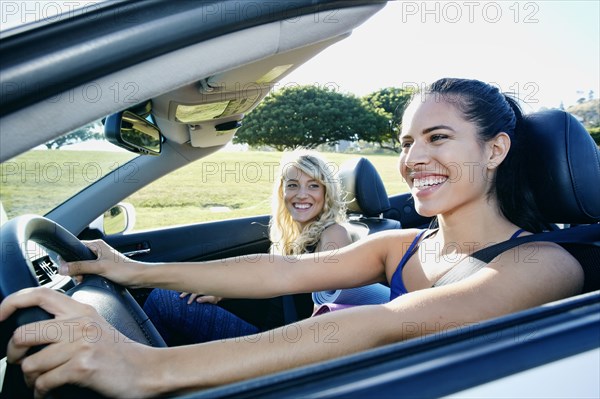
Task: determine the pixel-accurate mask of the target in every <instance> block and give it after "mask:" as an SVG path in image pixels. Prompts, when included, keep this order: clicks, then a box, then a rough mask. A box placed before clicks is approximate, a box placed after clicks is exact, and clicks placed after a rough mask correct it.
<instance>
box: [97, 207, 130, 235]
mask: <svg viewBox="0 0 600 399" xmlns="http://www.w3.org/2000/svg"><path fill="white" fill-rule="evenodd" d="M134 225H135V208H134V207H133V205H131V204H129V203H126V202H120V203H118V204H117V205H115V206H113V207H112V208H110V209H109V210H108V211H106V212H104V215H103V218H102V230H103V231H104V234H105V235H111V234H118V233H126V232H128V231H130V230H131V229H133V226H134Z"/></svg>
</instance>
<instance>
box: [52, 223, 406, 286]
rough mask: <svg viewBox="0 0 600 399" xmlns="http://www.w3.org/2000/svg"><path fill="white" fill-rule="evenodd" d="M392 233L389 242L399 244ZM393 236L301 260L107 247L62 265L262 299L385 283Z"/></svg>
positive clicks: (70, 270)
mask: <svg viewBox="0 0 600 399" xmlns="http://www.w3.org/2000/svg"><path fill="white" fill-rule="evenodd" d="M398 234H402V233H398V232H395V233H394V237H393V239H397V236H398ZM390 239H392V237H391V236H390V235H389V234H387V233H386V232H384V233H381V234H374V235H372V236H369V237H368V238H366V239H365V240H361V241H360V242H358V243H355V244H352V245H350V246H346V247H344V248H341V249H336V250H333V251H326V252H317V253H314V254H305V255H301V256H280V255H272V254H255V255H246V256H240V257H235V258H229V259H223V260H216V261H210V262H199V263H168V264H160V263H152V264H149V263H141V262H134V261H132V260H130V259H128V258H125V257H124V256H122V255H121V254H119V253H118V252H117V251H115V250H114V249H112V248H110V247H109V246H108V245H107V244H105V243H104V242H101V241H95V242H92V243H90V244H89V245H90V246H91V247H92V248H94V250H95V251H96V252H97V253H98V260H95V261H82V262H71V263H68V264H67V263H64V262H63V263H62V264H61V273H63V274H69V275H71V276H75V275H81V274H98V275H101V276H104V277H106V278H108V279H110V280H112V281H115V282H117V283H120V284H123V285H126V286H130V287H155V288H165V289H172V290H177V291H184V292H197V293H202V294H205V295H214V296H220V297H225V298H265V297H273V296H279V295H283V294H290V293H298V292H312V291H320V290H325V289H337V288H346V287H355V286H360V285H365V284H370V283H373V282H380V281H384V280H385V259H386V256H387V251H388V248H390V243H389V242H388V240H390Z"/></svg>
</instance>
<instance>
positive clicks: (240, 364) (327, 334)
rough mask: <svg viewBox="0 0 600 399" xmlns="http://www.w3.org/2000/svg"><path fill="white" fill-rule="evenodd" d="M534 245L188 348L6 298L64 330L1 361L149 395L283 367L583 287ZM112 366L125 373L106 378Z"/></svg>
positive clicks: (32, 298)
mask: <svg viewBox="0 0 600 399" xmlns="http://www.w3.org/2000/svg"><path fill="white" fill-rule="evenodd" d="M538 245H539V251H538V252H537V254H536V255H535V256H534V257H533V258H531V257H529V258H526V257H523V256H521V258H520V259H518V260H515V258H516V257H517V256H518V255H519V253H518V251H519V249H518V248H517V249H515V250H514V251H509V252H507V253H505V254H503V255H502V256H500V257H499V258H498V259H496V260H495V261H494V263H492V264H490V265H489V266H488V267H486V268H484V269H482V270H480V271H479V272H477V273H476V274H474V275H473V276H471V277H469V278H467V279H465V280H462V281H460V282H457V283H454V284H450V285H447V286H442V287H437V288H428V289H423V290H419V291H415V292H412V293H409V294H406V295H403V296H401V297H399V298H397V299H395V300H394V301H392V302H390V303H388V304H385V305H371V306H360V307H356V308H352V309H348V310H342V311H339V312H332V313H328V314H325V315H321V316H318V317H315V318H310V319H306V320H303V321H301V322H299V323H295V324H292V325H289V326H285V327H282V328H279V329H277V330H273V331H269V332H264V333H261V334H258V335H253V336H248V337H241V338H234V339H230V340H227V341H220V342H211V343H206V344H200V345H194V346H187V347H177V348H160V349H157V348H149V347H146V346H142V345H138V344H135V343H132V342H130V341H129V342H127V340H126V339H124V338H123V337H122V336H120V335H115V332H114V330H112V331H111V330H110V326H108V325H107V324H106V322H105V321H104V320H103V319H102V318H101V317H100V316H98V315H97V313H95V312H94V311H92V310H90V307H89V306H87V305H82V304H79V303H77V302H76V301H74V300H72V299H71V298H68V297H66V296H64V295H61V294H58V293H56V292H54V291H50V290H48V289H33V290H27V291H23V292H20V293H18V294H16V295H11V296H10V297H8V298H7V299H6V300H5V301H4V302H3V303H2V304H1V305H0V319H5V318H6V317H8V316H9V315H10V314H11V313H12V312H13V311H14V309H16V308H19V307H24V306H33V305H40V306H42V307H43V308H45V309H46V310H48V311H49V312H50V313H53V314H56V315H57V318H56V319H55V320H53V321H51V322H52V323H53V327H54V328H56V326H60V327H59V328H62V329H63V330H64V331H63V332H64V334H59V336H60V337H61V338H62V340H52V342H49V340H45V341H44V339H43V337H41V336H37V335H35V334H27V333H26V332H27V331H41V330H42V329H43V328H42V327H38V329H37V330H36V329H35V328H34V327H32V326H27V327H21V329H20V330H17V332H16V333H15V334H14V335H13V338H12V339H11V342H10V344H9V348H8V359H9V361H11V362H22V363H23V364H22V366H23V369H24V370H25V371H26V373H27V376H28V377H27V378H28V380H29V381H34V383H35V385H36V387H38V390H39V391H40V392H46V391H47V390H48V389H51V388H53V387H55V386H60V385H62V384H65V383H78V384H86V385H89V386H91V387H94V388H96V389H99V390H101V391H102V392H104V393H106V394H111V395H115V396H117V397H126V395H131V394H132V393H134V394H135V395H137V396H138V397H150V396H155V395H159V394H160V393H163V392H172V391H186V390H192V389H198V388H205V387H209V386H214V385H220V384H225V383H229V382H233V381H239V380H243V379H247V378H251V377H256V376H259V375H264V374H268V373H272V372H275V371H281V370H285V369H290V368H293V367H298V366H301V365H305V364H309V363H313V362H318V361H321V360H325V359H331V358H335V357H338V356H342V355H346V354H350V353H355V352H359V351H363V350H367V349H369V348H373V347H376V346H380V345H384V344H387V343H392V342H396V341H401V340H405V339H408V338H412V337H416V336H420V335H425V334H432V333H436V332H440V331H444V330H447V329H452V328H456V327H460V326H465V325H470V324H472V323H477V322H481V321H483V320H487V319H490V318H493V317H497V316H500V315H504V314H507V313H510V312H514V311H518V310H522V309H526V308H530V307H532V306H538V305H541V304H543V303H546V302H548V301H552V300H557V299H561V298H564V297H567V296H570V295H574V294H577V293H578V292H579V291H580V289H581V286H582V283H583V273H582V270H581V267H580V265H579V264H578V263H577V261H575V260H574V259H573V258H572V257H571V256H570V255H569V254H568V253H566V251H564V250H562V248H559V247H557V246H555V245H553V244H546V243H540V244H538ZM549 287H551V289H550V288H549ZM82 314H83V315H84V317H83V318H82V317H81V315H82ZM61 321H64V322H65V323H64V325H63V324H62V323H61ZM47 322H48V321H47ZM47 322H46V323H47ZM42 323H44V322H42ZM90 323H95V324H94V326H96V327H100V328H101V329H102V334H101V337H102V339H101V340H100V341H94V342H93V343H92V342H89V341H86V340H85V339H84V337H85V335H84V334H83V333H84V331H83V327H81V328H80V326H86V325H90ZM74 326H75V327H74ZM20 332H22V333H20ZM55 341H58V342H55ZM40 343H51V345H49V346H48V347H47V348H45V349H43V350H42V351H40V352H38V353H37V354H34V355H31V356H29V357H27V358H25V359H24V360H22V359H23V356H24V355H25V353H26V351H27V349H28V348H29V347H30V346H33V345H37V344H40ZM231 359H236V361H235V362H231ZM110 364H123V365H125V367H124V368H123V369H121V370H119V372H118V373H114V372H113V369H111V367H109V365H110ZM199 365H202V367H199Z"/></svg>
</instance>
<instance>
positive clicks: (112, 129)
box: [104, 111, 162, 155]
mask: <svg viewBox="0 0 600 399" xmlns="http://www.w3.org/2000/svg"><path fill="white" fill-rule="evenodd" d="M104 135H105V136H106V139H107V140H108V141H109V142H111V143H113V144H115V145H117V146H119V147H122V148H125V149H126V150H128V151H131V152H135V153H137V154H143V155H159V154H160V151H161V147H162V134H161V133H160V129H159V128H158V126H156V125H154V124H153V123H151V122H150V121H148V120H147V119H144V118H142V117H141V116H138V115H136V114H134V113H133V112H131V111H122V112H118V113H116V114H112V115H110V116H108V117H107V118H106V120H105V121H104Z"/></svg>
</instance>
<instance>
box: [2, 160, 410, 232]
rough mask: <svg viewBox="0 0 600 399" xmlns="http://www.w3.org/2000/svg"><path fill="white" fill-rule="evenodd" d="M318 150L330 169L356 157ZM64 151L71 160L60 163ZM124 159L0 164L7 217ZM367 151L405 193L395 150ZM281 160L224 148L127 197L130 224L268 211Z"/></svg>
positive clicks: (36, 208) (43, 203) (50, 200)
mask: <svg viewBox="0 0 600 399" xmlns="http://www.w3.org/2000/svg"><path fill="white" fill-rule="evenodd" d="M324 155H325V156H326V158H327V159H328V160H329V161H330V162H332V163H333V165H334V166H333V169H334V170H336V169H337V166H338V165H339V164H341V163H342V162H344V161H345V160H347V159H350V158H353V157H357V156H358V155H356V154H339V153H325V154H324ZM67 156H68V162H71V163H69V164H68V165H65V163H66V162H67V161H66V159H67ZM63 157H64V159H65V161H63V160H62V159H63ZM129 157H130V155H129V154H126V153H109V152H93V153H92V152H89V151H80V152H75V151H62V152H61V151H35V152H30V153H28V154H25V155H23V156H21V157H19V158H16V159H14V160H11V161H10V162H12V164H10V165H8V163H6V164H3V165H2V181H1V190H0V200H2V203H3V204H4V207H5V209H6V210H7V212H8V215H9V217H12V216H16V215H18V214H22V213H26V212H28V213H38V214H44V213H46V212H47V211H49V210H51V209H52V207H53V206H55V205H58V203H60V201H61V198H66V197H68V196H69V195H72V194H75V193H76V192H77V191H78V190H79V189H80V188H81V187H82V186H85V185H87V184H89V183H90V182H91V181H92V178H94V177H95V176H96V175H97V174H98V171H99V170H101V171H102V172H108V171H110V170H112V169H114V167H115V166H116V165H119V164H120V165H122V164H123V163H124V162H125V161H126V160H127V159H128V158H129ZM365 157H366V158H368V159H369V160H370V161H371V162H372V163H373V164H374V165H375V167H376V168H377V170H378V171H379V173H380V175H381V177H382V179H383V181H384V184H385V186H386V189H387V191H388V194H397V193H401V192H406V191H407V188H406V185H405V184H404V183H403V182H402V180H401V178H400V175H399V172H398V169H397V165H398V161H397V156H395V155H367V156H365ZM280 158H281V153H279V152H255V151H248V152H225V151H222V152H217V153H215V154H213V155H211V156H209V157H207V158H205V159H203V160H200V161H197V162H195V163H193V164H190V165H188V166H187V167H185V168H182V169H180V170H177V171H175V172H173V173H171V174H169V175H168V176H165V177H163V178H162V179H160V180H158V181H156V182H154V183H153V184H151V185H150V186H148V187H145V188H144V189H142V190H140V191H138V192H137V193H135V194H133V195H132V196H130V197H129V198H128V199H126V201H127V202H130V203H131V204H133V206H134V207H135V209H136V216H137V218H136V219H137V221H136V230H138V229H147V228H154V227H161V226H171V225H178V224H188V223H196V222H202V221H210V220H221V219H229V218H236V217H244V216H254V215H262V214H267V213H269V208H270V200H269V198H270V195H271V189H272V185H273V180H274V175H275V173H276V170H277V166H278V165H279V161H280ZM90 160H93V166H92V167H90V166H89V165H90ZM17 171H19V172H20V173H16V172H17ZM24 171H26V172H24ZM58 175H60V177H61V178H60V179H59V178H57V176H58ZM40 177H41V178H40Z"/></svg>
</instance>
